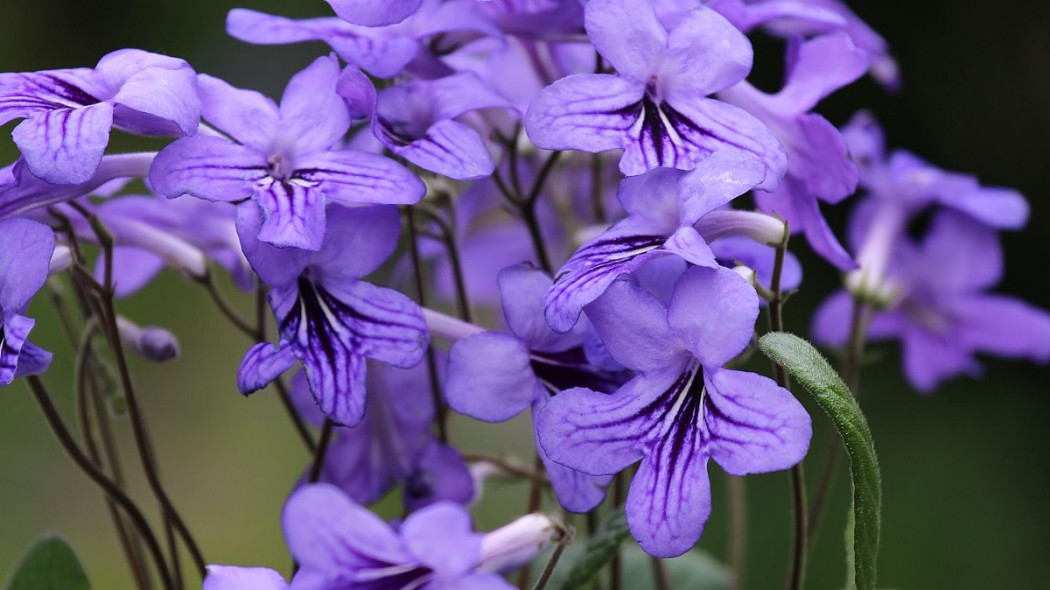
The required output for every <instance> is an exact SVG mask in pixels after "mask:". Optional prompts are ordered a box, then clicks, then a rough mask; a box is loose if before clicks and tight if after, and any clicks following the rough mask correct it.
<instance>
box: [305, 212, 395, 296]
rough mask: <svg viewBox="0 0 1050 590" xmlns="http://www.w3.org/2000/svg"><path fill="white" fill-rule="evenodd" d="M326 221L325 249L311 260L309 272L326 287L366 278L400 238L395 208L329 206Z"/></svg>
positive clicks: (393, 248) (322, 247)
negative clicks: (350, 254) (334, 283)
mask: <svg viewBox="0 0 1050 590" xmlns="http://www.w3.org/2000/svg"><path fill="white" fill-rule="evenodd" d="M327 219H328V229H327V230H326V231H325V237H324V245H322V246H321V251H320V252H317V253H314V254H312V255H311V256H310V258H311V260H310V266H311V267H312V271H313V272H314V273H315V275H316V276H318V277H319V278H320V279H321V280H322V281H323V282H325V283H333V282H352V281H354V280H356V279H359V278H361V277H363V276H365V275H369V274H371V273H373V272H375V271H376V269H378V268H379V267H380V266H381V265H382V264H383V263H384V262H386V260H387V259H388V258H390V256H391V255H392V254H393V253H394V250H395V249H397V243H398V237H399V236H400V234H401V215H400V214H399V213H398V211H397V207H394V206H391V205H375V206H371V207H343V206H341V205H329V206H328V212H327ZM348 252H352V253H353V256H347V253H348Z"/></svg>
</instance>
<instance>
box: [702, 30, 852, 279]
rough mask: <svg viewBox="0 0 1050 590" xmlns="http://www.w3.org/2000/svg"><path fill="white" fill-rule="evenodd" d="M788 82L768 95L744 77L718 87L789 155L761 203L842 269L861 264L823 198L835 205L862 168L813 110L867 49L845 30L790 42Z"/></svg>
mask: <svg viewBox="0 0 1050 590" xmlns="http://www.w3.org/2000/svg"><path fill="white" fill-rule="evenodd" d="M787 61H788V64H787V72H788V74H787V82H786V83H785V84H784V87H783V88H782V89H781V90H780V91H779V92H777V93H776V94H772V95H770V94H766V93H764V92H761V91H759V90H758V89H756V88H755V87H754V86H751V85H750V84H748V83H747V82H741V83H739V84H737V85H736V86H734V87H732V88H729V89H727V90H724V91H723V92H721V93H719V98H721V99H722V100H725V101H726V102H729V103H731V104H735V105H737V106H738V107H740V108H742V109H744V110H746V111H747V112H749V113H751V114H752V115H755V116H756V117H758V118H759V119H761V120H762V121H763V122H764V123H765V124H766V125H767V126H769V128H770V129H771V130H773V133H774V134H776V136H777V138H778V139H779V140H780V143H781V145H783V146H784V150H785V151H786V152H787V155H788V167H787V175H786V176H785V178H784V180H783V181H782V182H781V183H780V186H779V187H778V188H777V190H776V191H774V192H772V193H762V192H759V193H757V194H756V201H757V203H758V205H759V206H760V207H761V208H762V209H763V210H764V211H769V212H776V213H777V214H778V215H779V216H780V217H782V218H784V219H786V220H787V221H788V223H789V226H790V227H791V229H792V230H801V231H803V232H805V235H806V240H807V241H808V242H809V244H810V246H812V247H813V250H814V251H816V252H817V253H818V254H820V255H821V256H823V257H824V258H825V259H826V260H827V261H828V262H830V263H832V264H833V265H835V266H836V267H838V268H839V269H841V270H846V271H848V270H852V269H853V268H855V267H856V264H855V263H854V262H853V259H852V258H851V257H850V255H849V253H848V252H846V250H845V248H843V247H842V246H841V245H840V244H839V241H838V239H837V238H836V237H835V234H834V233H832V231H831V228H830V227H829V226H828V223H827V221H825V220H824V216H823V215H821V213H820V207H819V205H818V200H820V201H824V202H825V203H831V204H836V203H839V202H841V201H842V200H843V199H845V198H846V197H847V196H849V195H851V194H853V192H854V191H855V190H856V188H857V180H858V176H857V167H856V166H855V165H854V164H853V162H852V160H851V159H850V157H849V153H848V151H847V149H846V142H845V140H844V139H843V138H842V135H841V134H840V133H839V131H838V130H837V129H835V127H834V126H833V125H832V124H831V123H829V122H828V120H827V119H825V118H824V117H822V116H820V115H818V114H816V113H811V112H809V111H811V110H812V109H813V108H814V107H815V106H816V105H817V102H818V101H820V100H821V99H822V98H824V97H826V96H827V95H828V94H830V93H832V92H834V91H835V90H837V89H839V88H841V87H843V86H845V85H847V84H849V83H850V82H852V81H854V80H856V79H857V78H858V77H860V76H861V75H862V74H863V73H864V70H865V69H866V68H867V64H868V58H867V55H866V54H865V53H864V52H863V51H861V50H859V49H857V48H856V47H855V46H854V45H853V42H852V41H850V39H849V37H847V36H846V35H844V34H832V35H825V36H822V37H818V38H816V39H813V40H810V41H805V42H803V41H802V40H801V39H799V38H794V39H792V41H791V42H790V44H789V45H788V60H787Z"/></svg>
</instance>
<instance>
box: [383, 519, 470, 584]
mask: <svg viewBox="0 0 1050 590" xmlns="http://www.w3.org/2000/svg"><path fill="white" fill-rule="evenodd" d="M401 538H402V539H403V540H404V543H405V549H406V550H407V551H408V552H409V553H411V554H412V556H413V557H415V558H416V559H417V560H418V562H419V563H422V564H423V565H425V566H427V567H429V568H431V569H432V570H434V572H435V573H436V574H437V575H438V577H439V578H453V577H456V576H460V575H463V574H465V573H467V572H468V571H470V569H471V568H472V567H473V566H474V565H475V563H476V562H477V560H478V555H479V554H480V553H481V535H480V534H478V533H475V532H474V528H473V525H472V524H471V518H470V513H469V512H467V509H466V508H464V507H463V506H460V505H459V504H455V503H452V502H439V503H437V504H432V505H430V506H427V507H426V508H423V509H421V510H419V511H418V512H414V513H412V514H411V515H410V516H409V517H408V518H407V519H405V522H404V524H402V525H401Z"/></svg>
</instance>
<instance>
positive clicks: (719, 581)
mask: <svg viewBox="0 0 1050 590" xmlns="http://www.w3.org/2000/svg"><path fill="white" fill-rule="evenodd" d="M620 559H621V563H622V564H623V566H622V567H623V584H622V587H623V588H638V589H641V588H655V587H656V584H655V579H654V578H653V565H652V557H650V556H649V554H648V553H646V552H645V551H642V548H641V547H639V546H638V545H636V544H634V543H631V544H630V545H629V546H627V547H624V548H623V551H622V553H621V555H620ZM661 561H663V566H664V570H665V571H666V572H667V575H668V577H669V578H670V579H671V587H672V588H676V589H681V590H726V589H727V588H729V582H730V579H731V576H730V574H729V569H728V568H726V566H724V565H722V564H721V563H719V562H718V561H717V560H715V558H713V557H711V556H710V555H708V554H706V553H703V552H700V551H690V552H689V553H686V554H685V555H683V556H681V557H675V558H673V559H663V560H661Z"/></svg>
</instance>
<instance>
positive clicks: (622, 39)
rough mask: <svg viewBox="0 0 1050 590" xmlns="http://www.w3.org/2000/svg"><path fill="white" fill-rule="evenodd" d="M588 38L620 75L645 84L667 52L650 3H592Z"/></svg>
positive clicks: (630, 0)
mask: <svg viewBox="0 0 1050 590" xmlns="http://www.w3.org/2000/svg"><path fill="white" fill-rule="evenodd" d="M584 22H585V27H586V29H587V36H588V37H589V38H590V40H591V42H592V43H594V46H595V48H596V49H597V50H598V53H600V54H601V55H602V57H604V58H605V59H606V60H608V62H609V63H610V64H612V66H613V67H614V68H616V71H617V72H619V73H620V74H622V75H624V76H627V77H629V78H633V79H634V80H635V81H638V82H641V83H643V84H644V83H645V82H647V81H648V79H649V77H650V76H651V75H652V74H653V73H654V72H655V71H656V69H657V68H658V67H659V63H660V60H661V59H662V58H663V57H664V54H665V53H666V52H667V41H668V39H667V31H666V30H665V29H664V27H663V25H661V24H660V21H659V20H658V19H657V17H656V10H655V9H654V8H653V3H652V2H651V1H649V0H592V1H591V2H588V3H587V6H586V9H585V13H584Z"/></svg>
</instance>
